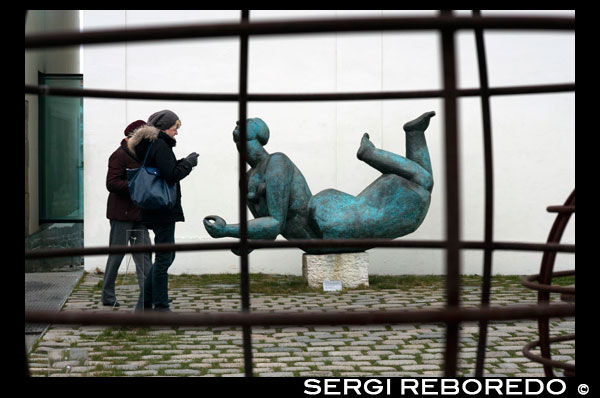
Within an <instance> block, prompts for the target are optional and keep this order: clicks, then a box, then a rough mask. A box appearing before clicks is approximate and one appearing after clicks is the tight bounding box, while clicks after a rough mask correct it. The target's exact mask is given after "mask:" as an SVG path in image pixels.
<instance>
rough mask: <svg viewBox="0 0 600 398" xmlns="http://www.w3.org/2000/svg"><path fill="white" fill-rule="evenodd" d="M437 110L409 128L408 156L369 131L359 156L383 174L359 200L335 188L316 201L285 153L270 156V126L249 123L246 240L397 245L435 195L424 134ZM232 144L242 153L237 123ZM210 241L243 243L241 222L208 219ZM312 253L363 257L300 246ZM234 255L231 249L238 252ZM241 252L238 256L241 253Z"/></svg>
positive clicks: (339, 250)
mask: <svg viewBox="0 0 600 398" xmlns="http://www.w3.org/2000/svg"><path fill="white" fill-rule="evenodd" d="M434 115H435V112H433V111H432V112H426V113H424V114H423V115H421V116H419V117H418V118H416V119H414V120H412V121H410V122H408V123H406V124H405V125H404V127H403V128H404V131H405V133H406V157H403V156H400V155H397V154H395V153H392V152H388V151H385V150H382V149H378V148H376V147H375V146H374V145H373V143H372V142H371V141H370V139H369V135H368V134H367V133H365V134H364V135H363V137H362V140H361V143H360V147H359V149H358V152H357V154H356V156H357V157H358V159H360V160H362V161H363V162H365V163H367V164H368V165H370V166H371V167H373V168H375V169H377V170H378V171H380V172H381V173H382V174H383V175H381V176H380V177H379V178H377V179H376V180H375V181H374V182H373V183H371V184H370V185H369V186H368V187H366V188H365V189H364V190H363V191H362V192H361V193H360V194H358V195H357V196H352V195H349V194H347V193H344V192H341V191H338V190H336V189H326V190H324V191H321V192H319V193H317V194H316V195H313V194H312V193H311V191H310V189H309V187H308V184H307V182H306V180H305V178H304V176H303V175H302V173H301V172H300V170H299V169H298V167H296V165H295V164H294V163H293V162H292V161H291V160H290V158H288V157H287V156H286V155H285V154H283V153H279V152H277V153H273V154H269V153H268V152H267V151H266V150H265V149H264V146H265V145H266V144H267V142H268V141H269V134H270V133H269V128H268V126H267V125H266V123H265V122H264V121H262V120H261V119H259V118H253V119H248V120H247V155H248V157H247V161H248V164H249V165H250V167H251V169H250V170H249V171H248V175H247V178H248V208H249V209H250V211H251V212H252V214H253V215H254V217H255V218H254V220H249V221H248V238H249V239H270V240H274V239H275V238H276V237H277V236H278V235H279V234H281V235H282V236H283V237H285V238H286V239H359V238H367V239H368V238H383V239H394V238H398V237H401V236H404V235H407V234H409V233H411V232H414V231H415V230H416V229H417V228H418V227H419V226H420V225H421V223H422V222H423V219H424V218H425V215H426V214H427V210H428V209H429V203H430V201H431V191H432V189H433V174H432V171H431V161H430V159H429V151H428V149H427V142H426V140H425V130H426V129H427V127H428V126H429V120H430V119H431V117H433V116H434ZM236 125H237V126H236V128H235V129H234V131H233V140H234V142H235V143H236V144H237V146H238V151H239V149H240V147H239V138H240V132H239V122H237V123H236ZM204 226H205V228H206V230H207V232H208V233H209V234H210V236H212V237H213V238H223V237H233V238H239V237H240V228H239V224H227V223H226V222H225V220H224V219H223V218H221V217H219V216H215V215H211V216H207V217H205V218H204ZM302 250H304V251H305V252H306V253H310V254H327V253H350V252H362V251H365V250H366V249H364V248H362V249H352V248H312V249H311V248H303V249H302ZM235 252H236V251H235V250H234V253H235ZM236 254H237V253H236Z"/></svg>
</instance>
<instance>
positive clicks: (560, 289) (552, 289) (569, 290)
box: [521, 270, 575, 296]
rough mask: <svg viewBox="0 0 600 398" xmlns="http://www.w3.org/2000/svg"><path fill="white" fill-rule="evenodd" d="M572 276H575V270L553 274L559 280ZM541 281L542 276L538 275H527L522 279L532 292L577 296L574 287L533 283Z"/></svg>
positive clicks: (523, 283) (522, 282)
mask: <svg viewBox="0 0 600 398" xmlns="http://www.w3.org/2000/svg"><path fill="white" fill-rule="evenodd" d="M572 275H575V270H568V271H558V272H553V273H552V278H559V277H562V276H572ZM539 280H540V275H538V274H535V275H527V276H524V277H523V278H522V279H521V284H522V285H523V286H525V287H528V288H529V289H532V290H538V291H543V292H548V293H562V294H568V295H573V296H574V295H575V287H574V286H557V285H550V284H544V283H535V282H533V281H539Z"/></svg>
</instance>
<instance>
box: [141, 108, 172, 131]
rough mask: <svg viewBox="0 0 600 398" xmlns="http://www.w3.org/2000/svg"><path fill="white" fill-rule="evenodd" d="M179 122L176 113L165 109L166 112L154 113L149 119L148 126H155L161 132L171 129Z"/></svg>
mask: <svg viewBox="0 0 600 398" xmlns="http://www.w3.org/2000/svg"><path fill="white" fill-rule="evenodd" d="M178 120H179V116H177V115H176V114H175V112H173V111H170V110H168V109H165V110H164V111H159V112H156V113H153V114H152V115H150V117H149V118H148V124H149V125H150V126H154V127H156V128H157V129H159V130H167V129H169V128H171V126H173V125H174V124H175V122H177V121H178Z"/></svg>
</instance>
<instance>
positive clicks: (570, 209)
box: [546, 206, 575, 213]
mask: <svg viewBox="0 0 600 398" xmlns="http://www.w3.org/2000/svg"><path fill="white" fill-rule="evenodd" d="M546 210H547V211H548V213H575V206H548V208H547V209H546Z"/></svg>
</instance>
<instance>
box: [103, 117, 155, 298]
mask: <svg viewBox="0 0 600 398" xmlns="http://www.w3.org/2000/svg"><path fill="white" fill-rule="evenodd" d="M145 125H146V123H145V122H144V121H143V120H136V121H135V122H133V123H131V124H130V125H129V126H127V127H126V128H125V132H124V133H125V137H126V138H125V139H123V140H122V141H121V146H120V147H119V148H117V150H116V151H114V152H113V153H112V155H110V158H109V159H108V173H107V175H106V189H108V191H109V192H110V193H109V195H108V203H107V206H106V218H108V219H109V220H110V242H109V245H110V246H124V245H127V242H129V243H131V244H142V245H149V244H151V241H150V235H149V233H148V228H147V227H146V225H144V224H143V223H142V222H141V218H140V209H139V208H138V207H137V206H136V205H135V204H134V203H133V202H132V201H131V198H130V196H129V187H128V183H127V169H135V168H138V167H140V163H139V162H138V160H137V159H136V157H135V156H134V155H133V154H132V153H131V152H129V151H128V150H127V142H128V140H129V137H131V136H132V135H133V132H134V131H135V130H137V129H138V128H140V127H142V126H145ZM123 257H124V254H111V255H109V256H108V261H107V262H106V269H105V271H104V283H103V286H102V304H103V305H105V306H112V307H118V306H119V302H118V301H117V299H116V297H115V281H116V279H117V274H118V271H119V267H120V265H121V262H122V261H123ZM132 257H133V261H134V262H135V269H136V274H137V279H138V285H139V287H140V291H142V292H143V289H144V280H145V277H146V275H147V274H148V271H149V270H150V267H151V266H152V259H151V256H150V253H134V254H133V255H132Z"/></svg>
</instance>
